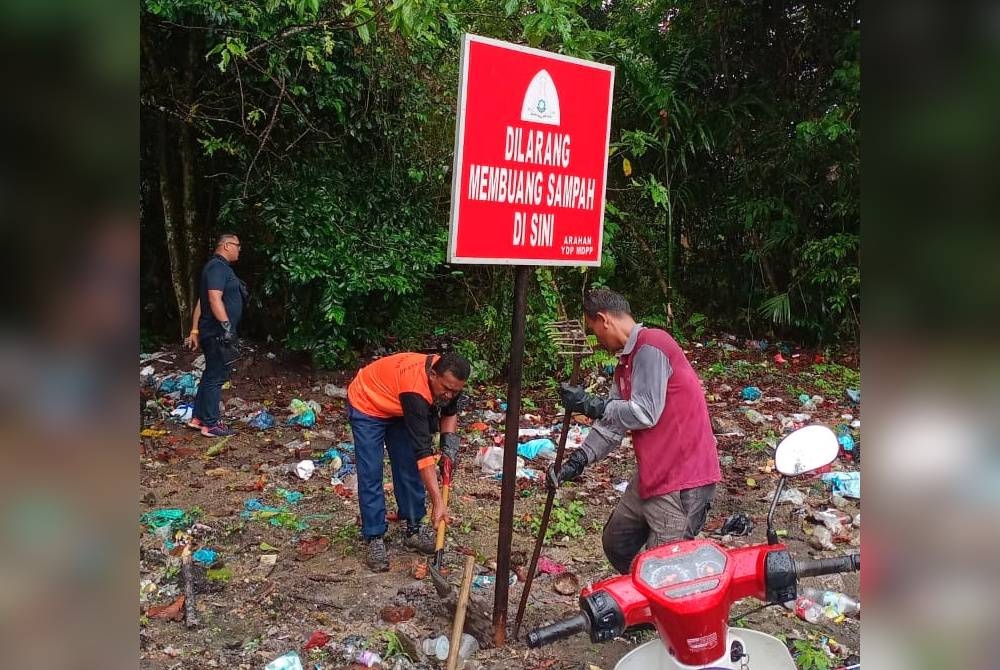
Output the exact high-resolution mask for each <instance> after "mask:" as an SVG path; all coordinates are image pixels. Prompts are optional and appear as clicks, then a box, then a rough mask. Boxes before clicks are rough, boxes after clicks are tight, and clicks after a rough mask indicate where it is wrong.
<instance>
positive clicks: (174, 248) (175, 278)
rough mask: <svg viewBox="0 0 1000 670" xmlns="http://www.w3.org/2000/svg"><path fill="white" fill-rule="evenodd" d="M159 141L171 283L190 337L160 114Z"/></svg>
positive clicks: (163, 122)
mask: <svg viewBox="0 0 1000 670" xmlns="http://www.w3.org/2000/svg"><path fill="white" fill-rule="evenodd" d="M159 131H160V132H159V134H160V136H159V138H158V141H157V151H158V153H159V154H160V156H159V159H160V160H159V162H160V201H161V202H162V203H163V230H164V232H165V233H166V237H167V257H168V258H169V260H170V283H171V285H172V286H173V289H174V298H175V299H176V300H177V313H178V321H179V322H178V326H179V327H180V332H181V337H184V335H186V332H185V326H186V325H187V322H188V319H189V318H190V317H191V303H190V302H189V300H188V290H187V286H185V283H184V274H185V273H184V262H183V257H182V255H181V249H180V239H179V234H178V230H177V226H178V224H179V217H178V212H177V209H178V208H177V201H176V200H175V189H174V184H173V179H172V178H171V174H170V162H169V161H168V160H167V116H166V114H165V113H161V115H160V127H159Z"/></svg>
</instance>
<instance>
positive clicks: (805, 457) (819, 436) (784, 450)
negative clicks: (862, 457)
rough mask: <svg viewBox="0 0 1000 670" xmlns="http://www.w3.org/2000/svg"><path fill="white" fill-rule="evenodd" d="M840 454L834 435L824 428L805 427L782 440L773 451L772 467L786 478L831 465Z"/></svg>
mask: <svg viewBox="0 0 1000 670" xmlns="http://www.w3.org/2000/svg"><path fill="white" fill-rule="evenodd" d="M839 452H840V444H839V443H838V442H837V436H836V434H835V433H834V432H833V431H832V430H830V429H829V428H827V427H826V426H818V425H817V426H806V427H805V428H799V429H798V430H797V431H795V432H794V433H792V434H791V435H789V436H788V437H786V438H785V439H783V440H782V441H781V442H780V443H779V444H778V447H777V449H775V450H774V467H775V469H776V470H777V471H778V472H780V473H781V474H783V475H785V476H786V477H794V476H795V475H801V474H802V473H804V472H809V471H810V470H815V469H817V468H821V467H823V466H824V465H827V464H828V463H832V462H833V460H834V459H835V458H837V454H838V453H839Z"/></svg>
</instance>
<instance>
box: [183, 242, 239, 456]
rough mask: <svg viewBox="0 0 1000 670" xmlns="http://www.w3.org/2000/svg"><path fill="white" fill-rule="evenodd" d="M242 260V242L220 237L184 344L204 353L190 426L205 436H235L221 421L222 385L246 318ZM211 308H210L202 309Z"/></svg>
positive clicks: (202, 274)
mask: <svg viewBox="0 0 1000 670" xmlns="http://www.w3.org/2000/svg"><path fill="white" fill-rule="evenodd" d="M239 257H240V240H239V238H238V237H237V236H236V235H234V234H232V233H225V234H223V235H221V236H219V239H218V241H217V242H216V244H215V254H214V255H213V256H212V258H210V259H209V261H208V262H207V263H205V267H204V268H203V269H202V271H201V285H200V288H199V291H198V302H197V303H196V304H195V307H194V315H193V318H192V324H191V334H190V335H189V336H188V338H187V340H185V343H186V344H187V345H188V347H190V348H191V349H197V348H198V347H199V346H201V348H202V350H204V352H205V372H204V373H202V375H201V383H200V384H199V385H198V394H197V395H196V396H195V400H194V412H193V416H192V417H191V421H190V422H189V423H188V426H189V427H191V428H194V429H196V430H200V431H201V434H202V435H204V436H205V437H225V436H227V435H233V434H235V431H233V430H231V429H229V428H227V427H226V426H225V425H224V424H223V423H222V421H221V420H220V419H219V401H220V400H221V398H222V385H223V384H225V383H226V379H228V378H229V363H231V362H232V358H233V357H234V356H235V353H234V352H235V348H236V327H237V326H238V325H239V322H240V318H241V317H242V316H243V301H244V299H245V297H246V296H245V294H246V285H245V284H244V283H243V282H242V281H240V279H239V278H238V277H237V276H236V273H235V272H233V268H232V265H231V264H232V263H235V262H236V261H237V260H238V259H239ZM202 305H208V309H204V310H203V309H202Z"/></svg>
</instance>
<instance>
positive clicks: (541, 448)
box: [517, 437, 556, 458]
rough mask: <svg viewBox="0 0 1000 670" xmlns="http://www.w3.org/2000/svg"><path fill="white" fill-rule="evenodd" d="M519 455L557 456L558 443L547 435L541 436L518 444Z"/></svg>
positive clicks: (528, 456) (527, 456)
mask: <svg viewBox="0 0 1000 670" xmlns="http://www.w3.org/2000/svg"><path fill="white" fill-rule="evenodd" d="M517 455H518V456H523V457H524V458H538V457H539V456H543V457H545V458H555V457H556V444H555V442H553V441H552V440H550V439H548V438H547V437H540V438H538V439H535V440H531V441H530V442H525V443H524V444H519V445H517Z"/></svg>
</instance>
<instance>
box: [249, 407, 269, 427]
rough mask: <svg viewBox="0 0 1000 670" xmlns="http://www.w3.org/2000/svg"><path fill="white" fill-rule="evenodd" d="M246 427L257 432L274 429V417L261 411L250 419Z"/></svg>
mask: <svg viewBox="0 0 1000 670" xmlns="http://www.w3.org/2000/svg"><path fill="white" fill-rule="evenodd" d="M248 425H249V426H250V427H251V428H256V429H257V430H267V429H268V428H274V416H273V415H272V414H271V413H270V412H268V411H267V410H263V409H262V410H261V411H259V412H257V413H256V414H254V415H253V416H252V417H251V418H250V421H249V422H248Z"/></svg>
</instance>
